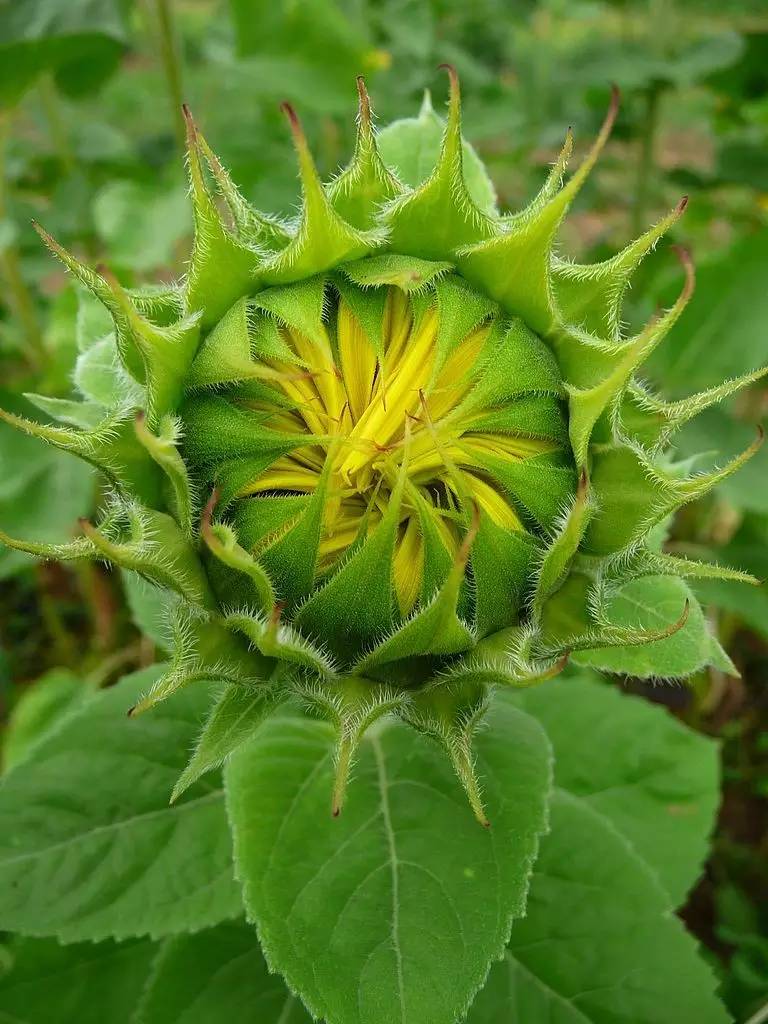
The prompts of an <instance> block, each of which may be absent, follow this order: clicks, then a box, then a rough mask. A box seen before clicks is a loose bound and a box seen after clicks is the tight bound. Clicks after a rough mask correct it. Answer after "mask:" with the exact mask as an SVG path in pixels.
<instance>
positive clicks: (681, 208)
mask: <svg viewBox="0 0 768 1024" xmlns="http://www.w3.org/2000/svg"><path fill="white" fill-rule="evenodd" d="M687 206H688V196H681V197H680V202H679V203H678V204H677V206H676V207H675V213H676V214H677V215H678V217H679V216H680V214H681V213H685V210H686V208H687Z"/></svg>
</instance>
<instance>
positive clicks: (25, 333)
mask: <svg viewBox="0 0 768 1024" xmlns="http://www.w3.org/2000/svg"><path fill="white" fill-rule="evenodd" d="M10 127H11V115H10V114H9V113H7V112H6V113H3V112H0V221H2V220H3V218H4V217H5V216H6V212H7V211H6V194H7V182H6V176H5V171H6V158H7V151H8V139H9V136H10ZM0 277H1V278H2V279H3V280H4V282H5V285H6V288H7V290H8V305H9V306H10V309H11V313H12V315H13V317H14V319H16V320H17V321H18V323H19V325H20V326H21V337H22V351H23V354H24V357H25V359H26V360H27V362H28V363H29V364H30V366H32V367H33V368H34V369H40V368H41V367H42V366H44V365H45V358H46V352H45V346H44V344H43V335H42V331H41V329H40V323H39V321H38V318H37V309H36V306H35V299H34V296H33V295H32V292H31V290H30V289H29V287H28V285H27V283H26V281H25V280H24V275H23V274H22V272H21V258H20V256H19V250H18V247H17V246H16V244H15V243H14V242H9V243H8V244H7V245H6V246H5V247H4V248H3V249H0Z"/></svg>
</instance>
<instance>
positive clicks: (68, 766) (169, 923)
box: [0, 668, 241, 942]
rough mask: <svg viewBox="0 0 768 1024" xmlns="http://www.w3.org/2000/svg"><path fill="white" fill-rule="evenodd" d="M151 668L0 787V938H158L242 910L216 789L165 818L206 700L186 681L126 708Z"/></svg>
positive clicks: (204, 790) (98, 701)
mask: <svg viewBox="0 0 768 1024" xmlns="http://www.w3.org/2000/svg"><path fill="white" fill-rule="evenodd" d="M158 673H159V669H157V668H153V669H148V670H145V671H143V672H138V673H136V674H134V675H133V676H129V677H127V678H126V679H124V680H123V681H122V682H121V683H120V684H118V685H117V686H115V687H112V688H111V689H109V690H107V691H106V692H104V693H101V694H99V695H98V696H96V697H94V698H93V699H92V700H90V701H88V703H87V704H86V705H85V706H84V707H83V708H82V710H80V711H79V712H77V713H76V714H74V715H72V716H71V717H67V718H66V719H65V720H64V721H63V722H62V724H61V726H60V727H59V728H58V729H55V730H54V731H53V732H52V733H51V734H50V735H49V736H48V737H47V738H46V739H45V740H44V742H43V743H41V744H40V745H39V746H37V747H36V748H35V749H34V751H33V752H32V753H31V755H30V757H29V758H28V760H26V761H25V762H24V763H23V764H22V765H20V766H19V767H18V768H17V769H15V770H13V771H11V772H10V773H9V774H8V776H6V778H5V780H4V782H3V784H2V786H0V928H3V929H7V930H9V931H18V932H21V933H22V934H26V935H56V936H58V937H59V938H61V939H62V940H64V941H67V942H76V941H79V940H81V939H91V940H99V939H102V938H105V937H107V936H111V937H114V938H126V937H129V936H135V935H150V936H161V935H169V934H175V933H178V932H183V931H187V930H194V929H199V928H204V927H207V926H209V925H212V924H216V923H218V922H219V921H221V920H224V919H226V918H231V917H234V916H235V915H236V914H237V913H238V912H239V911H240V906H241V902H240V896H239V892H238V889H237V887H236V885H235V882H234V879H233V873H232V850H231V843H230V837H229V831H228V829H227V824H226V819H225V815H224V805H223V799H222V791H221V785H220V780H219V779H218V778H217V777H216V776H213V777H209V779H207V780H206V781H204V782H202V783H199V784H198V785H196V786H194V787H192V788H191V789H190V790H189V791H188V792H187V793H186V794H185V796H184V799H183V800H181V801H179V803H177V804H175V805H174V806H173V807H169V806H168V798H169V796H170V793H171V790H172V789H173V784H174V782H175V781H176V778H177V777H178V775H179V773H180V772H181V771H182V769H183V768H184V764H185V762H186V759H187V755H188V752H189V749H190V747H191V746H192V743H193V741H194V738H195V734H196V732H197V729H198V726H199V723H200V720H201V718H202V717H203V715H204V713H205V709H206V706H207V703H208V701H209V692H208V687H207V686H206V684H205V683H197V684H195V685H194V686H191V687H189V688H187V689H186V690H184V691H183V692H181V693H180V694H178V695H177V696H176V697H174V698H173V699H172V700H171V701H169V702H168V703H166V704H163V705H162V706H161V707H159V708H157V709H156V710H155V711H153V713H152V714H151V715H146V716H144V717H141V718H139V719H135V720H134V719H128V718H127V717H126V711H127V710H128V709H129V708H130V707H131V706H132V705H133V704H134V703H135V702H136V700H137V699H138V697H139V695H140V694H141V693H143V692H144V691H145V690H147V689H148V688H149V686H150V685H151V683H152V681H153V680H154V679H155V678H156V677H157V675H158Z"/></svg>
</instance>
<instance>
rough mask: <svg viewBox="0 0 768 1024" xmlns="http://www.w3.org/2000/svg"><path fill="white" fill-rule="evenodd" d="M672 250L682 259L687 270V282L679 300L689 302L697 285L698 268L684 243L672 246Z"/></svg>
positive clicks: (685, 270) (684, 268)
mask: <svg viewBox="0 0 768 1024" xmlns="http://www.w3.org/2000/svg"><path fill="white" fill-rule="evenodd" d="M671 249H672V252H673V253H674V254H675V256H677V258H678V260H679V261H680V265H681V267H682V268H683V271H684V272H685V284H684V285H683V290H682V292H681V293H680V299H679V300H678V301H683V302H687V301H688V299H690V297H691V295H693V289H694V287H695V285H696V268H695V266H694V263H693V258H692V257H691V254H690V252H689V250H688V249H686V248H685V246H684V245H673V246H671Z"/></svg>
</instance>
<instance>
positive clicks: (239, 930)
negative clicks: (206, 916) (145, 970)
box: [136, 923, 311, 1024]
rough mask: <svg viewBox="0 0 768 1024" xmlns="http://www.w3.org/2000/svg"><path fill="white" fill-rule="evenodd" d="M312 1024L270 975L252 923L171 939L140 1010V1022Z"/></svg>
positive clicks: (298, 1003)
mask: <svg viewBox="0 0 768 1024" xmlns="http://www.w3.org/2000/svg"><path fill="white" fill-rule="evenodd" d="M222 1021H233V1022H234V1021H236V1022H237V1024H309V1022H310V1021H311V1017H310V1016H309V1014H308V1013H307V1011H306V1010H305V1009H304V1007H303V1006H302V1004H301V1002H300V1001H299V1000H298V999H297V998H296V997H295V996H293V995H291V993H290V992H289V991H288V990H287V988H286V987H285V984H284V983H283V981H282V979H281V978H280V977H279V976H278V975H276V974H270V973H269V971H268V970H267V965H266V963H265V961H264V956H263V954H262V952H261V950H260V949H259V943H258V940H257V938H256V933H255V931H254V930H253V928H252V927H250V925H247V924H241V923H232V924H222V925H219V926H218V927H217V928H211V929H208V930H207V931H204V932H199V933H198V934H197V935H182V936H178V937H177V938H174V939H168V940H167V941H166V943H165V945H164V946H163V948H162V952H161V953H160V956H159V957H158V960H157V963H156V965H155V969H154V971H153V974H152V978H151V981H150V983H149V985H148V986H147V988H146V990H145V992H144V996H143V998H142V1000H141V1003H140V1005H139V1007H138V1009H137V1012H136V1024H170V1022H173V1024H222Z"/></svg>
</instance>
